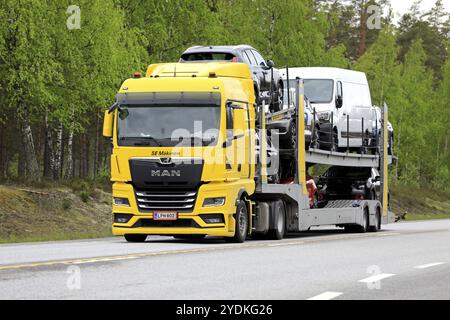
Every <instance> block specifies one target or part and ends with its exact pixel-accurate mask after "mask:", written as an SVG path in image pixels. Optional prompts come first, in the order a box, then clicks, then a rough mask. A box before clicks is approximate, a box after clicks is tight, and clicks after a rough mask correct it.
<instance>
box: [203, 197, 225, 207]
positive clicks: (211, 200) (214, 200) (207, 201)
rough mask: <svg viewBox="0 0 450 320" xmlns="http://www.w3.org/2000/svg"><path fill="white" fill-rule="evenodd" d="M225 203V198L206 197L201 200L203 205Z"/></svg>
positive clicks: (214, 205) (216, 205) (209, 205)
mask: <svg viewBox="0 0 450 320" xmlns="http://www.w3.org/2000/svg"><path fill="white" fill-rule="evenodd" d="M224 204H225V198H224V197H222V198H207V199H205V200H204V201H203V207H221V206H223V205H224Z"/></svg>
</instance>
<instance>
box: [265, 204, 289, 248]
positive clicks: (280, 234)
mask: <svg viewBox="0 0 450 320" xmlns="http://www.w3.org/2000/svg"><path fill="white" fill-rule="evenodd" d="M273 208H274V212H273V218H274V221H273V226H274V228H273V229H271V230H269V233H268V234H267V238H268V239H269V240H281V239H283V238H284V235H285V233H286V210H285V208H284V203H283V201H277V202H275V204H274V205H273Z"/></svg>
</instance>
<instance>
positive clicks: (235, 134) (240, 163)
mask: <svg viewBox="0 0 450 320" xmlns="http://www.w3.org/2000/svg"><path fill="white" fill-rule="evenodd" d="M226 123H227V130H226V142H225V149H226V152H225V167H226V172H227V178H229V179H245V178H249V177H250V174H251V167H250V165H251V163H250V156H251V154H250V148H249V144H250V142H251V137H250V121H249V110H248V104H246V103H241V102H233V101H228V102H227V105H226Z"/></svg>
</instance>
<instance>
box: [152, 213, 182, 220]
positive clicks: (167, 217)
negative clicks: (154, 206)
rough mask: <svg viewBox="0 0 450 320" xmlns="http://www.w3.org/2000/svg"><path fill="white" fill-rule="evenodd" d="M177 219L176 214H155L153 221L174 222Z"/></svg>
mask: <svg viewBox="0 0 450 320" xmlns="http://www.w3.org/2000/svg"><path fill="white" fill-rule="evenodd" d="M177 219H178V213H177V212H155V213H154V214H153V220H162V221H174V220H177Z"/></svg>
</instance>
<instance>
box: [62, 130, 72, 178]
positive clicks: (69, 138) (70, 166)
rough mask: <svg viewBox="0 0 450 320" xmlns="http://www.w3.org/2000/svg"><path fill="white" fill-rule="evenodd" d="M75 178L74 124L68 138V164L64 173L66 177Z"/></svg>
mask: <svg viewBox="0 0 450 320" xmlns="http://www.w3.org/2000/svg"><path fill="white" fill-rule="evenodd" d="M71 178H73V126H72V128H71V129H70V132H69V137H68V139H67V166H66V172H65V173H64V179H71Z"/></svg>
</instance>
